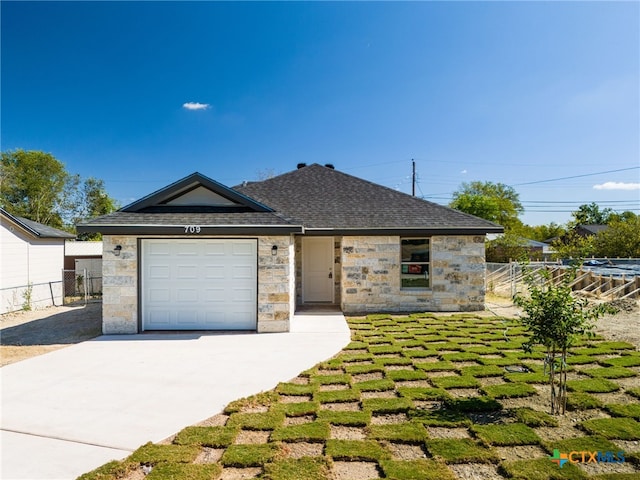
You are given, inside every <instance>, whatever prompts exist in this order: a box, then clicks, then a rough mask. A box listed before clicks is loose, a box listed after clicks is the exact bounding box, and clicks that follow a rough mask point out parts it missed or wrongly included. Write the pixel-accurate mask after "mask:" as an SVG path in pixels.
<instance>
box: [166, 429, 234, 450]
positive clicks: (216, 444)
mask: <svg viewBox="0 0 640 480" xmlns="http://www.w3.org/2000/svg"><path fill="white" fill-rule="evenodd" d="M237 434H238V429H237V428H233V427H187V428H184V429H182V430H181V431H180V432H178V434H177V435H176V437H175V439H174V440H173V443H175V444H176V445H202V446H204V447H212V448H224V447H227V446H229V445H231V444H232V443H233V441H234V440H235V438H236V435H237Z"/></svg>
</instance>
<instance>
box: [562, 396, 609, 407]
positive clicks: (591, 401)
mask: <svg viewBox="0 0 640 480" xmlns="http://www.w3.org/2000/svg"><path fill="white" fill-rule="evenodd" d="M600 407H602V402H601V401H600V400H598V399H597V398H596V397H594V396H593V395H589V394H588V393H582V392H575V393H569V394H568V395H567V409H568V410H588V409H590V408H600Z"/></svg>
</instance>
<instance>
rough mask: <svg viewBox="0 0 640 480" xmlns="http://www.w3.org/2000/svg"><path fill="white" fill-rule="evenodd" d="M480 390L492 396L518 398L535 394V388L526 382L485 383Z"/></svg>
mask: <svg viewBox="0 0 640 480" xmlns="http://www.w3.org/2000/svg"><path fill="white" fill-rule="evenodd" d="M481 390H482V391H483V392H484V393H485V394H486V395H488V396H489V397H492V398H518V397H530V396H531V395H535V394H536V393H537V390H536V389H535V388H533V387H532V386H531V385H528V384H526V383H503V384H501V385H487V386H486V387H482V388H481Z"/></svg>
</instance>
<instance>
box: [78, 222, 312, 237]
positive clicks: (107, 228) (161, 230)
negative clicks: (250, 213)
mask: <svg viewBox="0 0 640 480" xmlns="http://www.w3.org/2000/svg"><path fill="white" fill-rule="evenodd" d="M192 227H193V228H192ZM77 230H78V233H101V234H103V235H180V236H185V235H189V236H210V235H288V234H291V233H302V232H303V231H304V229H303V227H302V226H301V225H198V226H197V227H196V226H195V225H194V226H189V225H116V224H112V225H104V224H102V225H100V224H81V225H78V226H77Z"/></svg>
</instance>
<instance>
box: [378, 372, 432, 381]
mask: <svg viewBox="0 0 640 480" xmlns="http://www.w3.org/2000/svg"><path fill="white" fill-rule="evenodd" d="M386 377H387V378H388V379H390V380H393V381H394V382H409V381H414V380H424V379H426V378H428V377H427V374H426V373H424V371H423V370H389V371H388V372H387V375H386Z"/></svg>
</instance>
